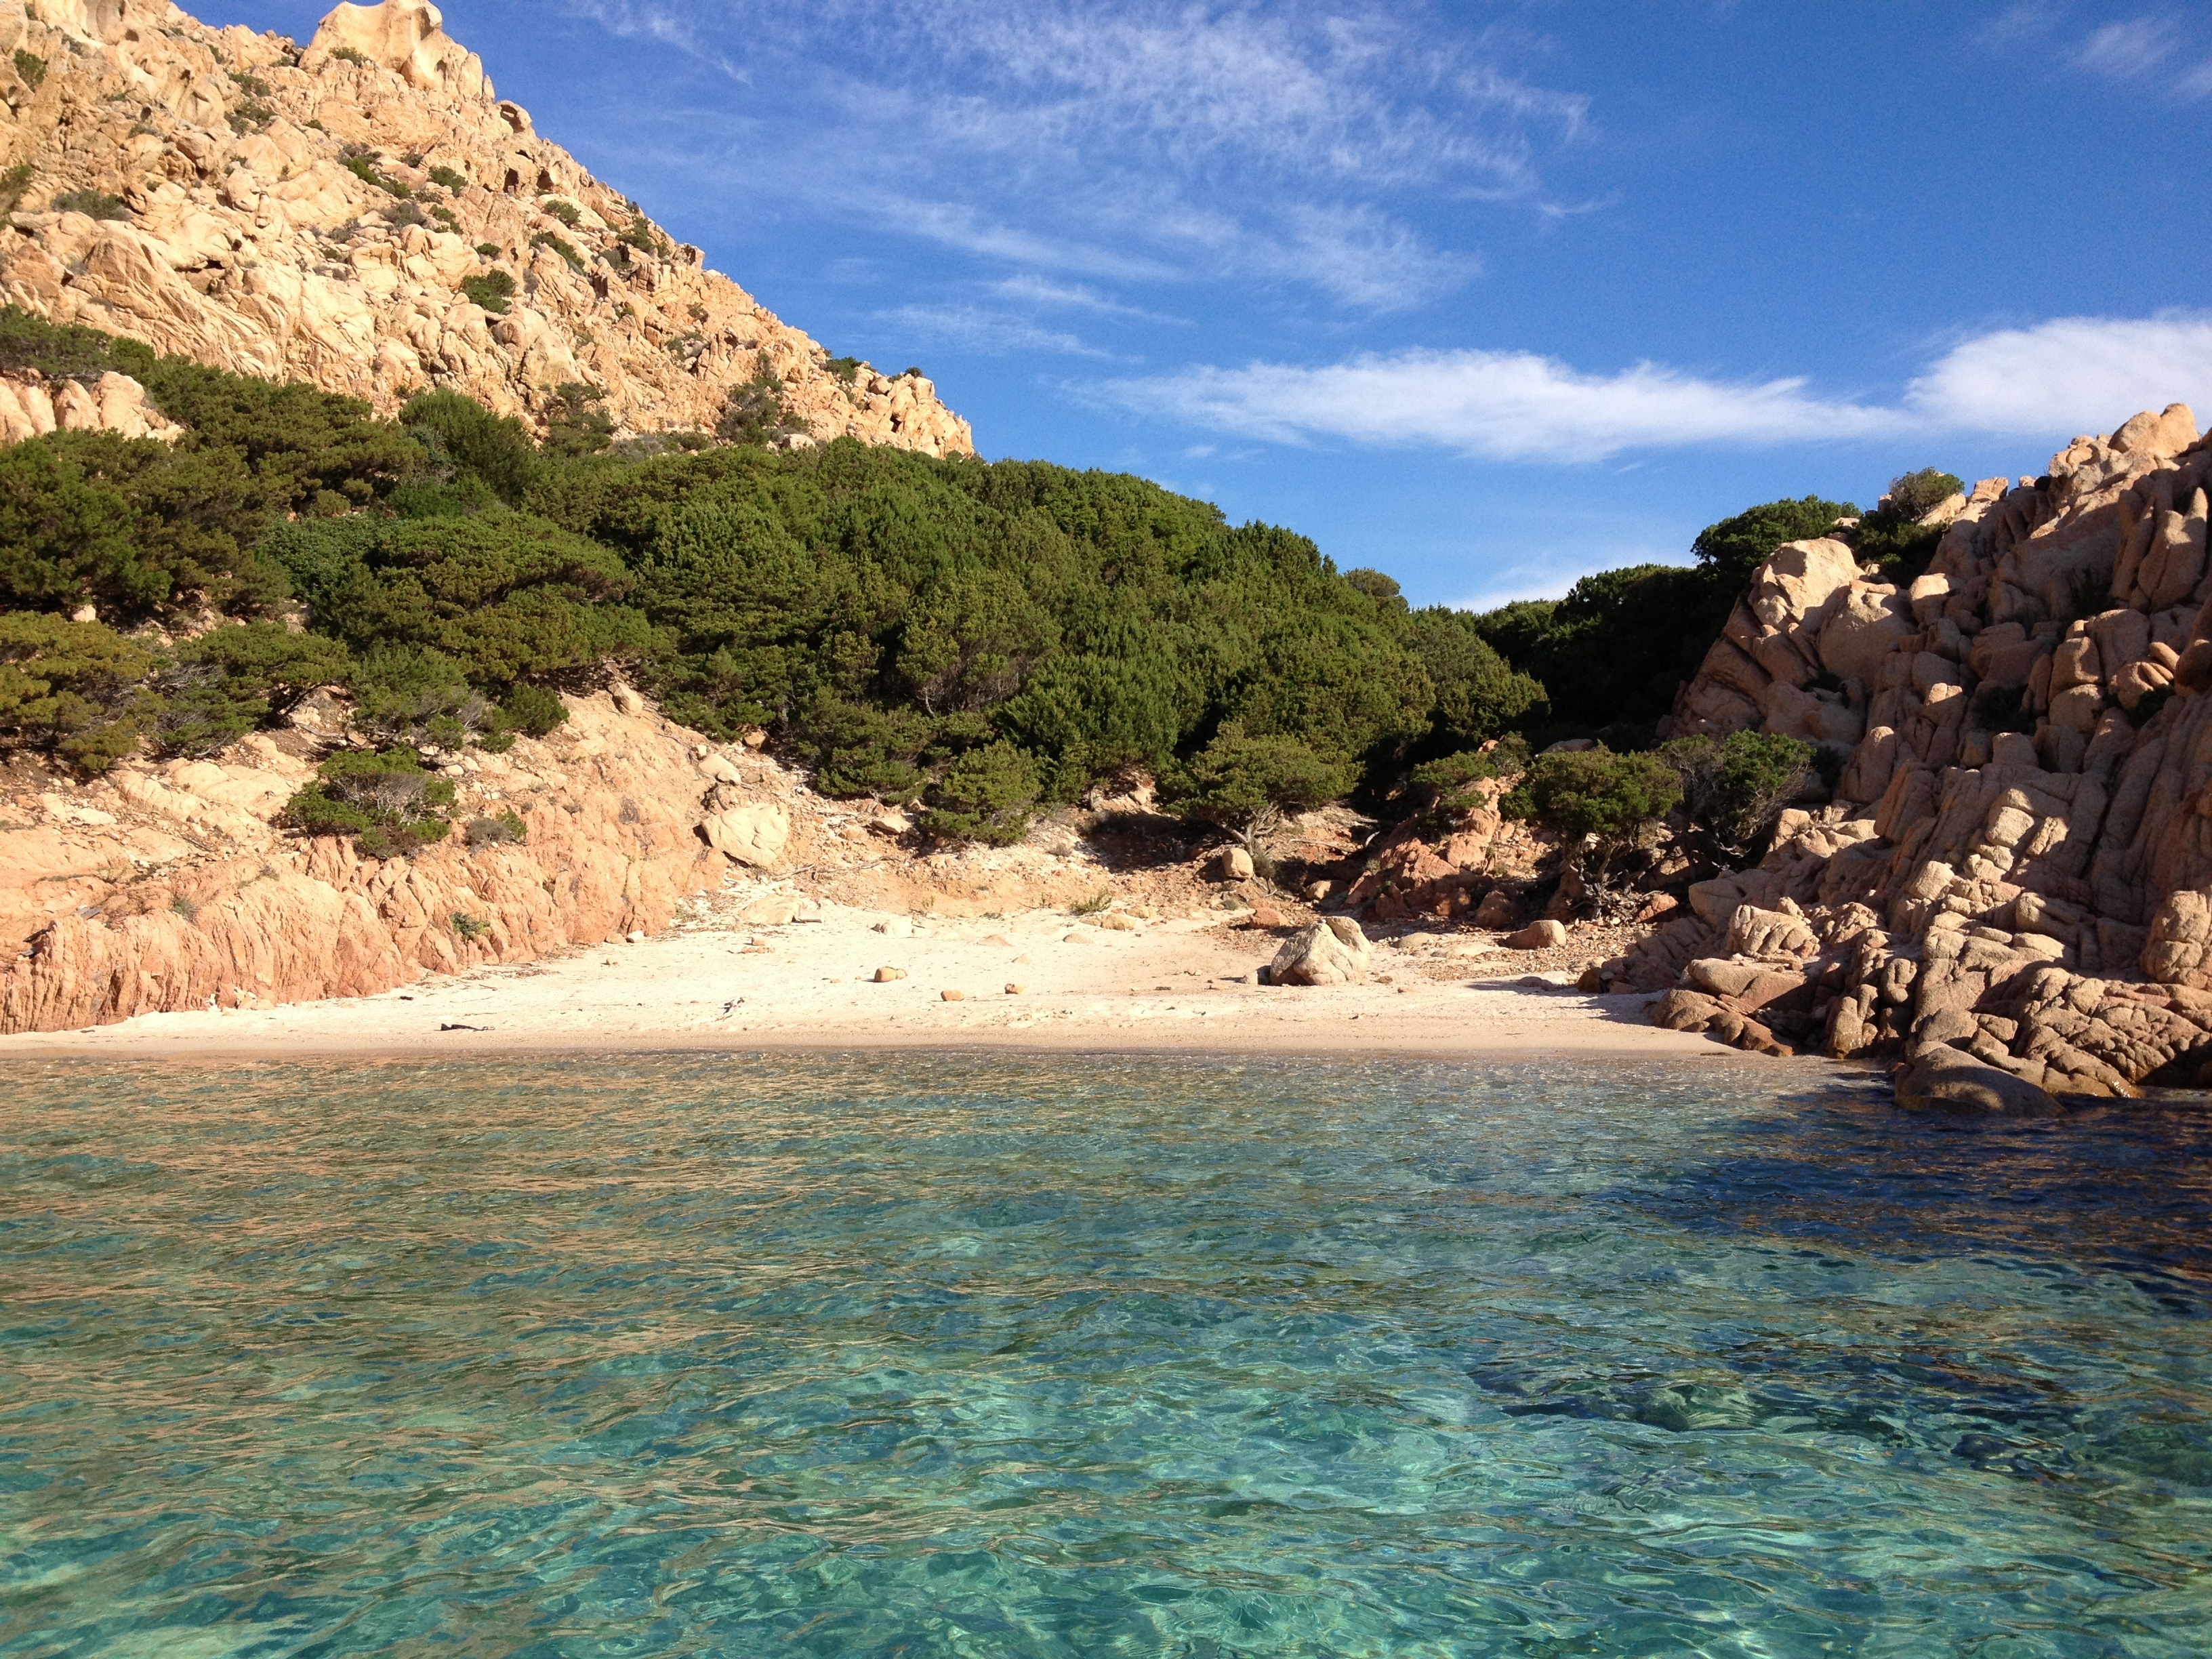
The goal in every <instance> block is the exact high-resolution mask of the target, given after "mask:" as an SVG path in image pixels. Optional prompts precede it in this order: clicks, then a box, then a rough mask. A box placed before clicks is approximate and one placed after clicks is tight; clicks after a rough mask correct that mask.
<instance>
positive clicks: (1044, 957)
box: [0, 905, 1778, 1065]
mask: <svg viewBox="0 0 2212 1659" xmlns="http://www.w3.org/2000/svg"><path fill="white" fill-rule="evenodd" d="M879 922H880V923H885V924H887V925H888V927H890V929H891V930H892V931H891V932H890V933H878V932H875V931H873V929H874V925H875V924H877V923H879ZM1071 934H1073V935H1074V936H1075V939H1076V942H1069V938H1068V936H1069V935H1071ZM993 939H999V940H1003V941H1004V942H1003V943H992V942H989V941H991V940H993ZM1277 943H1278V941H1276V940H1275V939H1273V938H1271V937H1269V936H1267V935H1265V934H1258V933H1245V932H1237V931H1231V930H1229V929H1227V928H1225V927H1221V926H1219V925H1218V924H1212V923H1208V922H1206V921H1199V920H1188V921H1163V922H1154V923H1148V924H1144V925H1142V926H1141V927H1140V928H1139V930H1138V931H1135V932H1129V933H1114V932H1109V931H1106V930H1104V929H1103V928H1101V927H1095V926H1092V925H1090V924H1089V923H1087V922H1083V921H1074V920H1073V919H1071V918H1070V917H1069V916H1067V915H1065V914H1064V913H1058V912H1045V911H1035V912H1030V913H1029V914H1026V915H1015V916H1009V917H1006V918H1003V919H989V918H983V919H969V918H962V919H957V920H954V919H945V920H921V921H908V919H907V918H905V917H890V916H886V915H882V914H881V913H878V912H870V911H864V910H854V909H847V908H841V907H838V906H835V905H824V906H823V921H820V922H818V923H807V924H796V925H793V926H790V927H775V928H745V927H738V928H735V929H732V928H731V927H727V926H725V925H710V926H704V927H698V928H696V929H695V930H685V931H679V932H677V933H670V934H665V935H663V936H661V937H659V938H657V939H648V940H644V941H642V942H640V943H635V944H625V945H604V946H596V947H592V948H591V949H588V950H584V951H576V952H574V953H573V954H571V955H569V956H568V957H563V958H561V959H558V960H555V961H550V962H544V963H532V964H530V965H526V966H519V967H500V968H489V969H479V970H477V971H475V972H472V973H470V974H467V975H459V976H456V977H440V978H426V979H424V980H422V981H419V982H417V983H416V984H414V985H411V986H409V987H404V988H403V989H401V990H398V991H392V992H387V993H386V994H383V995H381V996H374V997H362V998H353V999H346V1000H333V1001H328V1002H314V1003H301V1004H295V1005H292V1006H283V1007H271V1008H266V1009H258V1008H240V1009H223V1010H219V1011H217V1010H210V1011H205V1012H191V1013H171V1014H146V1015H142V1016H140V1017H139V1018H135V1019H131V1020H126V1021H125V1022H123V1023H121V1024H115V1025H104V1026H98V1027H94V1028H91V1029H88V1030H81V1031H65V1032H49V1033H37V1034H32V1035H26V1036H9V1037H0V1059H28V1058H32V1057H34V1056H45V1055H110V1056H116V1057H144V1058H158V1057H162V1056H169V1055H176V1056H184V1055H191V1054H251V1055H257V1056H264V1057H265V1056H270V1055H276V1054H285V1055H301V1056H306V1055H314V1054H417V1053H428V1054H471V1053H483V1052H487V1051H490V1052H496V1051H501V1050H546V1049H580V1050H606V1049H672V1048H840V1049H849V1048H1038V1049H1182V1050H1203V1049H1223V1050H1232V1051H1248V1052H1249V1051H1261V1052H1267V1053H1291V1054H1296V1053H1328V1054H1347V1053H1368V1054H1430V1055H1443V1054H1466V1055H1509V1056H1521V1057H1532V1058H1533V1057H1536V1056H1540V1055H1542V1054H1559V1055H1563V1056H1565V1055H1573V1056H1584V1057H1588V1056H1594V1055H1618V1056H1620V1057H1623V1058H1640V1059H1668V1058H1674V1059H1693V1060H1699V1061H1701V1062H1704V1063H1707V1064H1712V1065H1726V1064H1743V1065H1770V1064H1775V1063H1778V1062H1773V1061H1765V1060H1757V1059H1754V1058H1753V1057H1749V1056H1745V1055H1741V1054H1735V1052H1734V1051H1732V1050H1729V1049H1726V1048H1720V1047H1719V1046H1717V1044H1714V1043H1712V1042H1708V1041H1706V1040H1705V1039H1703V1038H1700V1037H1694V1036H1685V1035H1682V1034H1680V1033H1678V1032H1673V1031H1662V1030H1656V1028H1654V1027H1652V1026H1650V1025H1648V1024H1645V1023H1644V1018H1643V1010H1644V1002H1645V1000H1646V999H1644V998H1643V997H1638V996H1624V997H1592V996H1584V995H1582V994H1578V993H1577V992H1575V991H1574V990H1573V989H1572V988H1571V987H1565V986H1559V987H1546V988H1541V989H1538V988H1531V987H1527V986H1522V985H1517V984H1516V983H1514V982H1513V975H1515V974H1516V971H1518V970H1517V969H1516V958H1515V957H1514V955H1513V953H1511V952H1503V953H1498V954H1495V955H1492V956H1489V957H1480V958H1476V959H1474V960H1471V961H1462V960H1454V959H1450V958H1447V957H1443V956H1441V955H1440V954H1438V953H1437V952H1434V951H1427V950H1425V949H1423V948H1421V947H1420V946H1419V945H1413V946H1410V947H1408V948H1405V949H1402V950H1401V949H1398V948H1395V947H1392V946H1389V945H1385V946H1383V947H1382V948H1379V949H1378V950H1377V951H1376V963H1375V971H1376V975H1377V978H1378V981H1379V980H1380V978H1381V976H1383V975H1388V976H1389V981H1392V982H1389V983H1383V982H1376V983H1371V984H1368V985H1364V986H1343V987H1326V988H1297V987H1263V986H1261V985H1259V984H1257V983H1256V982H1255V972H1254V970H1255V969H1257V968H1258V967H1260V966H1261V964H1263V963H1266V962H1267V961H1268V960H1269V959H1270V958H1271V957H1272V956H1273V953H1274V951H1275V949H1276V946H1277ZM879 967H891V968H902V969H906V971H907V975H908V976H907V977H906V978H904V979H901V980H896V981H891V982H890V983H887V984H877V983H873V982H871V980H872V975H873V974H874V973H875V971H876V969H878V968H879ZM1554 977H1559V976H1554ZM1009 984H1018V985H1019V986H1021V987H1023V989H1022V991H1021V993H1020V994H1009V993H1008V991H1007V989H1006V987H1007V986H1008V985H1009ZM947 990H957V991H959V992H961V993H963V1000H958V1001H950V1002H948V1001H946V1000H944V999H943V996H942V993H944V992H945V991H947ZM463 1027H465V1028H469V1029H458V1028H463ZM448 1028H455V1029H448Z"/></svg>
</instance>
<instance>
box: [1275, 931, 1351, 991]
mask: <svg viewBox="0 0 2212 1659" xmlns="http://www.w3.org/2000/svg"><path fill="white" fill-rule="evenodd" d="M1374 954H1375V947H1374V946H1373V945H1370V944H1369V943H1368V941H1367V935H1366V934H1365V933H1362V932H1360V930H1359V924H1358V922H1356V921H1352V918H1351V917H1349V916H1329V917H1327V918H1325V919H1324V920H1322V921H1316V922H1315V923H1314V924H1313V925H1312V926H1311V927H1302V928H1300V929H1299V930H1298V931H1297V933H1293V934H1291V937H1290V938H1289V939H1286V940H1285V941H1284V943H1283V948H1282V949H1281V950H1279V951H1277V952H1276V953H1275V960H1274V961H1273V963H1271V964H1269V966H1268V969H1267V977H1268V979H1269V980H1270V981H1272V982H1273V983H1274V984H1277V985H1364V984H1365V983H1366V982H1367V966H1368V963H1369V961H1370V959H1371V958H1372V957H1373V956H1374Z"/></svg>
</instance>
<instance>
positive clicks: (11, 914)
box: [0, 686, 822, 1031]
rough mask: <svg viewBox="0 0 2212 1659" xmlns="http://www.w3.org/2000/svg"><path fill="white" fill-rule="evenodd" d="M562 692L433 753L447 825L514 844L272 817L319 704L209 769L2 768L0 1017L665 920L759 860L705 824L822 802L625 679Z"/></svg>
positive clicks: (114, 1013) (265, 994)
mask: <svg viewBox="0 0 2212 1659" xmlns="http://www.w3.org/2000/svg"><path fill="white" fill-rule="evenodd" d="M568 708H569V710H570V716H569V719H568V722H567V723H566V724H565V725H563V726H560V727H559V728H557V729H556V731H555V732H553V733H552V735H550V737H548V738H543V739H534V738H519V739H518V740H517V741H516V743H515V744H514V747H513V749H512V750H509V751H508V752H507V753H506V754H504V755H493V754H475V753H472V754H471V755H469V756H467V757H465V758H464V759H462V760H459V761H458V762H456V763H453V764H452V765H451V766H450V767H449V768H448V772H449V775H452V776H453V779H454V781H455V783H456V785H457V787H458V790H459V808H458V810H457V811H456V813H455V817H456V819H457V821H459V822H461V823H465V822H466V821H467V820H468V819H469V818H470V817H471V816H472V815H474V816H477V817H496V816H497V815H499V814H502V813H510V812H511V813H513V815H514V817H517V818H519V819H520V821H521V823H522V824H523V826H524V829H523V834H522V836H521V837H520V839H507V838H506V837H504V836H497V835H495V836H486V837H483V839H482V841H481V843H480V844H471V840H472V838H471V836H468V835H467V834H465V833H464V832H463V830H461V829H456V830H455V832H454V834H453V836H451V837H449V838H448V839H447V840H446V841H443V842H439V843H438V844H436V845H435V846H433V847H430V848H425V849H424V850H422V852H420V853H418V854H416V855H415V856H414V857H413V858H412V859H386V860H377V859H370V858H363V857H362V856H360V855H359V854H357V853H356V851H355V850H354V848H353V847H352V845H351V843H349V842H347V841H345V840H343V839H342V838H339V837H335V836H323V837H318V838H315V839H312V840H302V839H300V838H298V837H296V836H288V835H286V834H285V833H284V832H283V829H281V827H280V825H279V823H278V819H279V815H280V814H281V813H282V812H283V809H284V805H285V803H286V802H287V801H288V800H289V799H290V798H291V796H292V794H293V793H294V792H295V790H297V789H298V788H300V787H301V786H302V785H303V784H305V783H306V782H307V781H309V780H310V779H311V778H312V777H313V775H314V770H315V757H317V756H318V755H319V753H320V752H321V750H322V748H323V744H322V741H321V738H320V736H319V732H318V731H317V726H318V712H319V711H318V707H317V702H316V700H310V702H309V703H308V704H307V705H305V706H303V708H302V709H301V711H300V712H299V714H297V716H295V726H293V727H292V728H290V729H288V730H284V731H280V732H263V733H257V734H255V735H254V736H252V737H250V738H246V740H245V741H244V742H243V743H241V744H238V745H237V746H235V747H234V748H233V749H232V750H229V751H228V752H227V753H226V754H225V755H224V756H223V757H222V758H221V759H220V760H205V761H172V762H168V763H151V762H145V761H131V762H127V763H125V764H124V765H122V766H120V767H118V768H117V769H115V770H114V771H112V773H110V774H108V775H106V777H103V778H102V779H100V781H97V782H95V783H92V784H86V785H72V784H70V783H69V782H68V781H65V780H64V779H61V778H58V777H56V776H53V775H50V774H46V773H45V772H44V771H43V769H40V768H39V767H38V766H37V765H36V763H33V762H31V761H29V760H27V759H19V760H17V761H16V762H15V764H14V766H13V767H11V768H10V769H9V775H8V776H7V778H6V780H5V781H6V782H8V783H9V784H10V785H14V786H17V787H18V789H19V790H20V793H12V794H11V796H10V797H9V798H8V799H7V804H6V807H5V811H4V812H3V813H0V936H4V937H5V938H6V939H9V941H11V943H12V942H15V941H20V943H15V944H14V949H13V951H12V953H11V954H12V955H13V960H11V961H9V962H7V963H4V964H0V1031H46V1030H66V1029H68V1028H70V1027H72V1026H82V1025H92V1024H106V1023H108V1022H110V1021H113V1020H118V1019H125V1018H130V1017H131V1015H133V1014H141V1013H150V1012H165V1011H177V1010H182V1009H193V1008H207V1007H211V1006H220V1007H225V1008H237V1007H265V1006H273V1005H275V1004H276V1003H280V1002H298V1001H307V1000H313V999H315V998H319V997H331V996H364V995H370V994H374V993H376V992H380V991H385V990H388V989H390V988H392V987H394V986H398V985H403V984H405V983H407V982H409V981H412V980H414V979H416V978H419V977H420V976H421V975H423V974H425V973H452V972H456V971H459V970H460V969H465V968H470V967H474V966H477V965H479V964H483V963H518V962H528V961H532V960H535V959H536V958H538V957H543V956H547V955H550V954H553V953H555V952H556V951H562V950H564V949H567V948H568V947H570V946H573V945H597V944H600V943H602V942H605V941H609V940H613V939H622V938H625V937H627V936H629V935H630V934H632V933H658V932H659V931H661V930H662V929H664V928H665V927H668V926H669V924H670V923H671V921H673V920H674V919H675V917H676V915H677V913H678V908H679V906H680V905H681V904H682V902H684V899H685V898H687V897H688V896H690V895H692V894H695V893H698V892H702V891H706V890H710V889H714V888H716V887H719V886H720V884H721V882H722V880H723V876H724V872H725V871H726V870H727V869H728V868H729V867H730V866H732V865H740V864H742V865H746V866H753V867H758V866H761V865H763V863H773V862H774V859H775V854H769V853H765V852H764V850H763V846H762V844H761V841H760V839H759V838H756V840H755V842H754V843H753V844H752V845H750V847H748V848H744V849H740V851H739V852H737V853H725V852H722V851H718V850H715V849H714V848H712V847H710V846H709V845H708V833H707V828H706V826H707V825H708V824H709V823H713V822H714V821H716V820H717V819H723V820H726V819H727V818H728V817H730V816H731V815H732V814H733V813H736V812H739V811H750V812H752V813H754V814H755V815H756V816H757V819H759V820H761V821H763V822H775V823H780V824H781V841H779V842H777V848H778V849H779V850H781V848H782V847H783V846H784V845H787V844H789V843H791V842H793V820H794V818H795V817H796V818H801V819H806V820H809V821H811V819H813V818H815V817H819V816H820V812H819V808H820V806H821V805H822V804H821V803H819V802H818V801H816V800H814V799H813V798H812V797H811V793H810V792H807V791H805V789H804V787H802V786H800V785H799V784H798V783H797V781H796V780H795V779H793V777H792V776H791V775H789V774H787V773H786V772H784V771H783V770H782V769H781V768H780V767H778V766H777V765H776V764H775V763H774V762H772V761H769V760H765V759H763V758H762V757H759V756H757V755H755V754H753V753H751V752H750V751H749V750H745V749H744V747H743V746H742V745H737V746H732V747H724V746H718V745H710V744H705V743H702V741H701V740H700V738H699V736H698V734H697V733H696V732H691V731H689V730H687V729H686V728H684V727H682V726H676V725H674V724H672V723H671V722H670V721H668V720H664V719H662V718H661V717H659V715H657V714H653V713H651V712H650V711H649V710H648V709H647V707H646V705H645V703H644V702H643V700H642V699H641V698H639V697H638V696H636V694H635V692H632V691H630V690H629V689H628V688H627V687H620V686H618V687H617V688H616V690H615V691H614V692H613V693H611V694H609V693H605V692H601V693H598V694H595V695H593V696H587V697H571V698H569V699H568ZM325 712H327V711H325ZM321 723H322V724H325V725H328V724H331V723H333V721H332V720H323V721H322V722H321ZM807 833H809V832H808V831H806V830H805V829H802V830H801V831H800V834H801V835H802V836H803V835H805V834H807Z"/></svg>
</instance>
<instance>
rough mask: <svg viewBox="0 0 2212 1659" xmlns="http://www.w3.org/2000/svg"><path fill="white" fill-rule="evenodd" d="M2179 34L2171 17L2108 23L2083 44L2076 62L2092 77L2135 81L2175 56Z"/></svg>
mask: <svg viewBox="0 0 2212 1659" xmlns="http://www.w3.org/2000/svg"><path fill="white" fill-rule="evenodd" d="M2179 35H2180V31H2179V29H2178V28H2177V27H2175V26H2174V22H2173V20H2172V18H2168V17H2135V18H2130V19H2128V20H2126V21H2123V22H2118V23H2107V24H2106V25H2105V26H2104V27H2102V28H2100V29H2098V30H2096V31H2095V32H2094V33H2092V34H2091V35H2090V36H2089V38H2088V39H2087V40H2084V41H2083V42H2082V43H2081V46H2080V47H2079V49H2077V50H2076V51H2075V54H2074V61H2075V63H2077V64H2081V67H2082V68H2083V69H2085V70H2088V71H2089V72H2090V73H2091V74H2093V75H2101V76H2106V78H2107V79H2110V80H2114V81H2132V80H2135V79H2136V78H2137V77H2138V76H2145V75H2148V74H2149V73H2151V72H2152V71H2153V70H2155V69H2157V68H2158V66H2159V65H2160V64H2163V63H2165V62H2166V59H2167V58H2171V57H2172V56H2173V49H2174V47H2175V46H2176V45H2177V44H2179Z"/></svg>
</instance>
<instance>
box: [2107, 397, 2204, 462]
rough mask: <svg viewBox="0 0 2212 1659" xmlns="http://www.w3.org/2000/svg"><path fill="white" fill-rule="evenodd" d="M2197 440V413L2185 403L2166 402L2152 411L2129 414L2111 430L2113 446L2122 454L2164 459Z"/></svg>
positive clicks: (2181, 450) (2178, 452)
mask: <svg viewBox="0 0 2212 1659" xmlns="http://www.w3.org/2000/svg"><path fill="white" fill-rule="evenodd" d="M2196 441H2197V416H2196V413H2195V411H2194V410H2191V408H2190V407H2189V405H2188V404H2167V405H2166V408H2165V410H2163V411H2162V412H2161V413H2160V414H2156V415H2154V414H2152V413H2151V412H2150V411H2149V410H2144V411H2143V412H2142V414H2140V415H2134V416H2130V417H2129V418H2128V419H2127V420H2125V421H2124V422H2121V423H2120V428H2119V430H2118V431H2117V432H2115V433H2113V434H2112V447H2113V448H2115V449H2117V450H2118V451H2120V452H2121V453H2124V454H2129V455H2146V456H2153V457H2156V458H2159V459H2163V458H2165V457H2166V456H2169V455H2179V454H2180V453H2182V452H2183V451H2184V450H2185V449H2187V448H2188V447H2190V446H2191V445H2192V444H2194V443H2195V442H2196Z"/></svg>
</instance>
